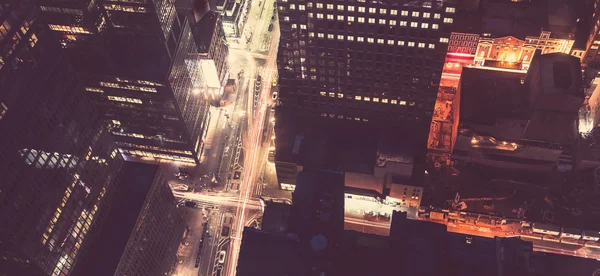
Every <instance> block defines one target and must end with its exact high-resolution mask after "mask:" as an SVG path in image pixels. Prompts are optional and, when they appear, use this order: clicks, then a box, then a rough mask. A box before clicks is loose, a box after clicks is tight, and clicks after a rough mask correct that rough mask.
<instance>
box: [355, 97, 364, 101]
mask: <svg viewBox="0 0 600 276" xmlns="http://www.w3.org/2000/svg"><path fill="white" fill-rule="evenodd" d="M354 99H355V100H358V101H360V100H362V97H361V96H354Z"/></svg>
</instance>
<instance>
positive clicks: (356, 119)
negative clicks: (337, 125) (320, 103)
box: [321, 113, 369, 122]
mask: <svg viewBox="0 0 600 276" xmlns="http://www.w3.org/2000/svg"><path fill="white" fill-rule="evenodd" d="M321 116H323V117H327V116H329V117H330V118H338V119H344V115H341V114H338V115H336V114H333V113H330V114H327V113H321ZM345 118H346V119H347V120H352V119H354V120H355V121H363V122H368V121H369V119H364V118H363V119H361V118H359V117H348V116H346V117H345Z"/></svg>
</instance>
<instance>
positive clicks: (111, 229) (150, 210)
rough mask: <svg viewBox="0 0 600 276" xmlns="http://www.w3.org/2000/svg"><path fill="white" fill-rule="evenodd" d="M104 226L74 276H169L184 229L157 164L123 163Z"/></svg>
mask: <svg viewBox="0 0 600 276" xmlns="http://www.w3.org/2000/svg"><path fill="white" fill-rule="evenodd" d="M120 186H121V187H123V189H122V190H121V191H120V193H119V194H118V195H117V198H115V200H114V202H113V208H112V209H111V211H110V213H109V214H108V217H107V221H106V225H107V226H106V227H104V228H102V231H101V232H100V235H99V239H98V240H96V241H95V242H94V244H92V245H91V249H92V250H93V252H94V254H92V255H89V256H88V257H87V258H85V259H83V260H82V261H81V262H80V263H79V264H78V266H77V267H76V269H75V271H74V275H86V276H94V275H98V276H107V275H131V276H133V275H139V276H145V275H171V272H172V269H173V266H174V265H175V263H176V262H177V249H178V248H179V245H180V244H181V240H182V238H183V235H184V232H185V229H186V225H185V221H184V220H183V218H182V216H181V214H180V213H179V210H178V209H177V207H176V206H175V198H174V197H173V193H172V192H171V188H169V185H168V184H167V181H166V180H165V179H164V177H163V174H162V172H161V170H160V169H159V167H158V165H151V164H143V163H134V162H125V164H124V165H123V174H122V177H121V185H120Z"/></svg>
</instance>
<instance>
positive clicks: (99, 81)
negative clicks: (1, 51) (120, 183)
mask: <svg viewBox="0 0 600 276" xmlns="http://www.w3.org/2000/svg"><path fill="white" fill-rule="evenodd" d="M41 3H43V4H44V5H45V6H41V10H42V17H43V20H44V22H45V23H47V24H48V26H50V27H51V29H52V30H53V34H54V36H55V38H56V39H58V40H59V41H60V42H61V44H62V45H63V48H65V51H66V52H67V55H68V57H69V59H70V61H71V63H72V64H73V65H74V67H75V70H76V71H77V73H78V74H79V76H80V78H82V79H83V80H84V82H85V88H84V89H83V90H82V91H81V93H85V94H87V95H89V96H90V97H92V98H93V99H94V101H95V102H96V104H97V107H99V110H100V111H101V113H102V115H103V116H104V118H105V120H106V121H107V122H108V123H109V124H110V125H111V126H112V128H113V131H112V134H113V137H114V139H115V140H116V141H117V144H118V146H119V150H120V151H121V153H123V154H126V155H132V156H137V157H141V158H150V159H166V160H173V161H182V162H188V163H195V162H196V163H197V162H199V156H200V155H201V152H202V149H203V141H202V136H203V134H204V133H205V132H206V130H207V122H208V120H207V118H208V99H207V95H206V94H205V92H206V91H203V90H202V89H194V81H195V80H196V79H198V78H202V76H196V75H195V74H198V72H194V71H191V70H188V69H187V66H186V62H185V61H186V59H189V58H192V57H193V55H194V54H195V53H197V48H196V46H195V44H194V41H193V38H192V34H191V29H190V25H189V22H188V20H186V18H185V15H183V14H178V13H177V11H176V9H175V5H174V1H172V0H153V1H152V0H140V1H121V2H116V1H103V0H89V1H76V2H64V1H43V2H41ZM67 12H69V13H67ZM63 26H66V27H63ZM188 57H189V58H188Z"/></svg>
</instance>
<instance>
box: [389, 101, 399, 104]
mask: <svg viewBox="0 0 600 276" xmlns="http://www.w3.org/2000/svg"><path fill="white" fill-rule="evenodd" d="M390 103H391V104H397V103H398V101H397V100H392V101H391V102H390Z"/></svg>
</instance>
